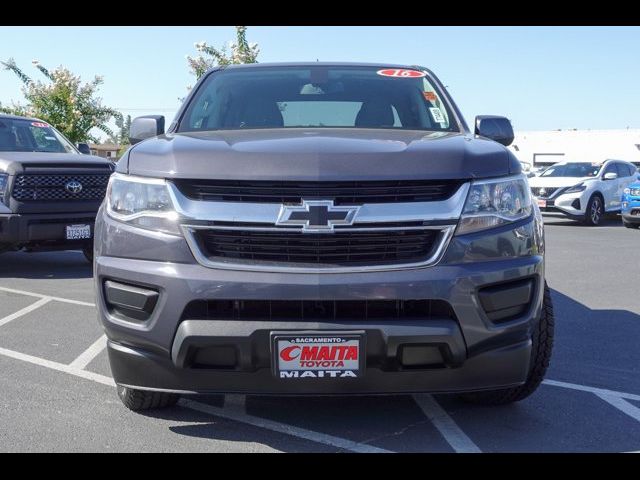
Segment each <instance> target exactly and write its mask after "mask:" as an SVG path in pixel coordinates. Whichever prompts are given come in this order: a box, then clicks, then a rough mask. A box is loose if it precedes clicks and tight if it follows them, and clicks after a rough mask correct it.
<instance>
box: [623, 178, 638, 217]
mask: <svg viewBox="0 0 640 480" xmlns="http://www.w3.org/2000/svg"><path fill="white" fill-rule="evenodd" d="M621 213H622V223H623V224H624V226H625V227H627V228H640V176H638V181H637V182H635V183H632V184H631V185H629V186H628V187H627V188H625V189H624V191H623V193H622V212H621Z"/></svg>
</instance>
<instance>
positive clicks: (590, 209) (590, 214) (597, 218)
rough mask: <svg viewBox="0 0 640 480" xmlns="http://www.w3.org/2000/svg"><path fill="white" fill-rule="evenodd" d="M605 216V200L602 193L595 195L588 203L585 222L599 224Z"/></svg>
mask: <svg viewBox="0 0 640 480" xmlns="http://www.w3.org/2000/svg"><path fill="white" fill-rule="evenodd" d="M602 217H604V202H603V201H602V197H601V196H600V195H593V196H592V197H591V198H590V199H589V202H588V203H587V210H586V212H585V213H584V221H583V222H584V224H585V225H589V226H598V225H600V222H602Z"/></svg>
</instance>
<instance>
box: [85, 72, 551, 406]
mask: <svg viewBox="0 0 640 480" xmlns="http://www.w3.org/2000/svg"><path fill="white" fill-rule="evenodd" d="M130 136H131V139H132V143H133V146H132V147H131V148H130V149H129V150H128V152H127V153H126V154H125V155H124V156H123V158H122V159H121V160H120V162H119V163H118V166H117V171H116V173H114V175H113V176H112V177H111V180H110V183H109V187H108V192H107V197H106V200H105V202H104V204H103V205H102V206H101V208H100V211H99V213H98V217H97V219H96V238H95V253H96V255H95V260H94V262H95V265H94V268H95V287H96V292H97V305H98V310H99V317H100V319H101V322H102V324H103V325H104V328H105V331H106V334H107V337H108V346H107V349H108V354H109V360H110V364H111V371H112V374H113V377H114V379H115V381H116V383H117V385H118V388H117V391H118V395H119V396H120V399H121V400H122V401H123V403H124V404H125V405H126V406H127V407H128V408H130V409H133V410H142V409H147V408H157V407H163V406H168V405H172V404H174V403H175V402H176V401H177V399H178V396H179V395H180V394H194V393H214V392H216V393H224V392H227V393H232V392H233V393H246V394H277V395H285V394H293V395H322V394H340V395H342V394H379V393H409V392H452V393H459V394H461V395H462V396H463V398H465V399H467V400H469V401H474V402H479V403H484V404H501V403H509V402H513V401H517V400H521V399H523V398H525V397H527V396H528V395H530V394H531V393H532V392H533V391H534V390H535V389H536V388H537V387H538V385H539V384H540V382H541V381H542V378H543V376H544V374H545V371H546V369H547V366H548V363H549V359H550V355H551V346H552V339H553V310H552V305H551V297H550V294H549V289H548V288H547V286H546V283H545V279H544V233H543V225H542V219H541V216H540V211H539V210H538V209H537V206H536V205H535V204H534V203H533V202H532V199H531V196H530V190H529V185H528V182H527V178H526V176H524V175H523V174H522V172H521V170H520V163H519V162H518V161H517V159H516V158H515V157H514V156H513V155H512V154H511V153H510V152H509V151H508V150H507V149H506V148H505V146H506V145H508V144H509V143H510V142H511V141H512V140H513V130H512V128H511V124H510V123H509V121H508V120H507V119H506V118H503V117H496V116H480V117H477V118H476V122H475V126H474V132H471V131H470V130H469V128H468V127H467V125H466V123H465V121H464V119H463V118H462V115H461V114H460V111H459V110H458V108H457V107H456V105H455V104H454V102H453V101H452V100H451V98H450V97H449V94H448V93H447V91H446V89H445V88H444V87H443V86H442V84H441V83H440V81H439V80H438V79H437V78H436V77H435V76H434V75H433V73H431V72H430V71H429V70H427V69H425V68H422V67H417V66H402V65H377V64H350V63H349V64H346V63H342V64H340V63H293V64H260V65H242V66H229V67H224V68H217V69H214V70H212V71H210V72H208V73H207V74H206V75H204V76H203V77H202V78H201V79H200V81H199V82H198V84H197V85H196V86H195V87H194V88H193V90H192V92H191V93H190V94H189V96H188V98H187V99H186V100H185V102H184V104H183V105H182V107H181V109H180V110H179V112H178V114H177V115H176V118H175V120H174V121H173V123H172V124H171V125H170V126H169V128H168V129H167V132H166V133H165V132H164V118H163V117H160V116H147V117H140V118H137V119H135V120H134V122H133V124H132V127H131V132H130Z"/></svg>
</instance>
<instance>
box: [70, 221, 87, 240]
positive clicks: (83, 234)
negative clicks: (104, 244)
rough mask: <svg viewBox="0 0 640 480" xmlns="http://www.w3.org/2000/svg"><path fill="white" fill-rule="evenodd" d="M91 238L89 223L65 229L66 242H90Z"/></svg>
mask: <svg viewBox="0 0 640 480" xmlns="http://www.w3.org/2000/svg"><path fill="white" fill-rule="evenodd" d="M92 236H93V232H92V231H91V224H89V223H81V224H74V225H67V226H66V228H65V238H66V239H67V240H90V239H91V238H92Z"/></svg>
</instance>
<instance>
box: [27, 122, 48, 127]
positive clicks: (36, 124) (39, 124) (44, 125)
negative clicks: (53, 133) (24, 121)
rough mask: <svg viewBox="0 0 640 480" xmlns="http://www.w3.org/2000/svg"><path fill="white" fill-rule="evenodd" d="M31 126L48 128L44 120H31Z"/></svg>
mask: <svg viewBox="0 0 640 480" xmlns="http://www.w3.org/2000/svg"><path fill="white" fill-rule="evenodd" d="M31 126H32V127H38V128H49V125H47V124H46V123H44V122H31Z"/></svg>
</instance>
